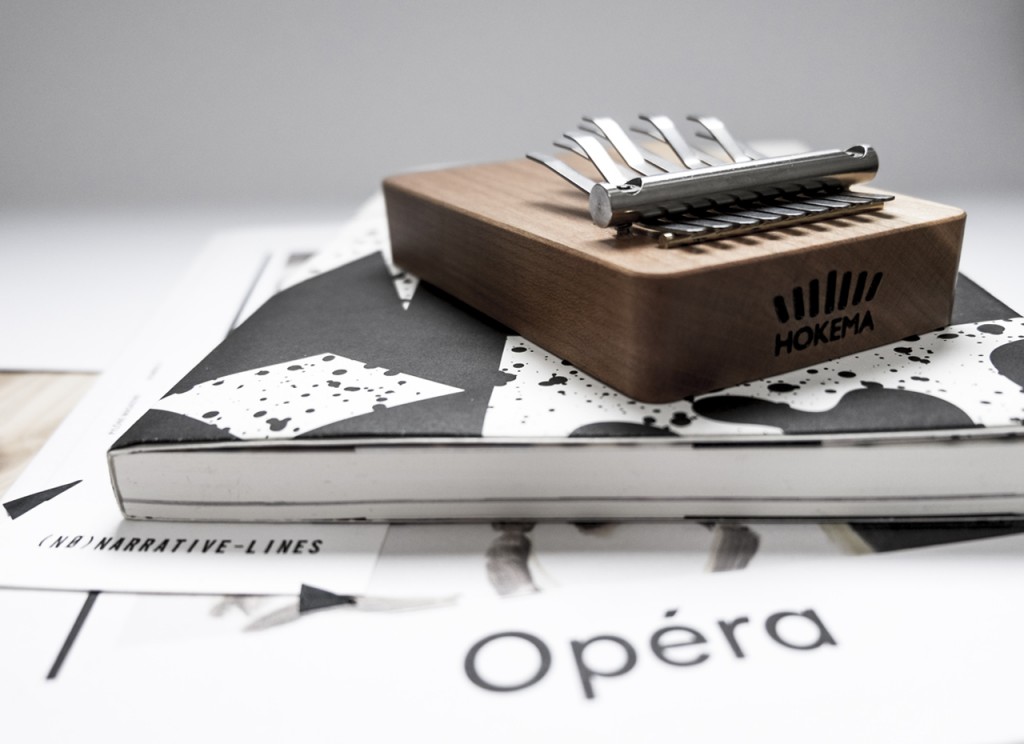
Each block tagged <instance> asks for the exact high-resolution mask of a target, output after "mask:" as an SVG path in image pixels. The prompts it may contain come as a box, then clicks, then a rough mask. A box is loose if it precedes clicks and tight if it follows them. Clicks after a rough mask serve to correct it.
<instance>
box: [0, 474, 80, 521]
mask: <svg viewBox="0 0 1024 744" xmlns="http://www.w3.org/2000/svg"><path fill="white" fill-rule="evenodd" d="M81 482H82V481H81V480H76V481H72V482H71V483H65V484H64V485H63V486H54V487H53V488H47V489H46V490H45V491H37V492H36V493H30V494H29V495H28V496H22V497H21V498H17V499H14V500H13V501H8V502H6V503H5V504H4V509H5V510H6V511H7V515H8V516H9V517H10V518H11V519H17V518H18V517H20V516H23V515H24V514H27V513H28V512H30V511H32V510H33V509H35V508H36V507H37V506H39V505H40V504H45V503H46V502H47V501H49V500H50V499H52V498H53V497H54V496H60V494H62V493H64V492H65V491H67V490H68V489H69V488H71V487H73V486H77V485H78V484H79V483H81Z"/></svg>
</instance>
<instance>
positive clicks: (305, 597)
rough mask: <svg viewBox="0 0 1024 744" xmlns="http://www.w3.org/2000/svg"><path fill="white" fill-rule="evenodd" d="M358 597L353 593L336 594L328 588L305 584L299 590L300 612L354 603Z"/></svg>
mask: <svg viewBox="0 0 1024 744" xmlns="http://www.w3.org/2000/svg"><path fill="white" fill-rule="evenodd" d="M355 603H356V598H355V597H353V596H352V595H351V594H335V593H333V592H329V591H327V590H326V589H317V588H316V587H315V586H309V585H308V584H303V585H302V588H301V589H300V590H299V614H300V615H302V614H304V613H306V612H312V611H313V610H322V609H325V608H327V607H340V606H341V605H354V604H355Z"/></svg>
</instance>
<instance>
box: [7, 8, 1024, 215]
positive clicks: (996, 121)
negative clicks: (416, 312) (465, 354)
mask: <svg viewBox="0 0 1024 744" xmlns="http://www.w3.org/2000/svg"><path fill="white" fill-rule="evenodd" d="M641 111H643V112H652V113H653V112H658V113H669V114H671V115H673V116H676V117H677V118H679V119H682V118H683V117H684V116H685V115H686V114H687V113H712V114H716V115H718V116H720V117H722V118H723V119H724V120H725V121H726V122H728V123H729V125H730V126H731V127H732V129H733V130H734V131H735V132H736V133H737V134H739V135H741V136H743V137H745V138H750V139H760V138H797V139H800V140H802V141H804V142H806V143H808V144H809V145H810V146H812V147H840V146H841V147H846V146H849V145H852V144H855V143H860V142H867V143H870V144H873V145H875V146H876V147H877V148H878V149H879V151H880V155H881V160H882V172H881V174H880V177H879V179H878V182H877V183H878V184H879V185H880V186H884V187H886V188H891V189H893V190H897V191H902V192H905V193H913V194H916V195H920V196H930V195H933V194H945V193H948V192H949V191H950V190H951V184H953V185H955V186H953V187H952V188H953V190H957V191H960V190H965V191H972V190H973V191H978V190H1012V189H1019V188H1020V187H1021V186H1022V181H1024V179H1022V176H1021V166H1022V164H1024V157H1022V155H1021V149H1022V147H1024V142H1022V133H1024V127H1022V126H1021V123H1022V122H1024V3H1021V2H995V1H993V2H977V1H975V2H955V1H950V0H942V1H935V2H874V1H870V2H863V1H861V2H854V3H838V2H835V3H831V2H775V3H767V2H766V3H755V2H721V1H717V2H712V1H711V0H704V1H703V2H700V3H693V2H672V1H671V0H660V1H658V2H618V3H605V2H583V1H579V0H572V1H571V2H536V1H534V0H530V1H527V2H511V1H507V2H390V3H388V2H376V3H371V2H319V1H311V0H297V1H293V2H243V1H241V0H230V1H227V2H206V1H202V2H200V1H198V0H185V1H182V2H159V3H158V2H135V1H127V2H117V1H116V0H95V1H94V2H55V1H53V0H45V1H38V0H36V1H28V0H26V1H25V2H15V1H14V0H0V206H5V205H6V206H9V207H42V208H66V207H75V208H94V207H97V208H98V207H102V208H108V207H117V208H124V207H127V208H133V207H150V206H159V207H167V206H176V205H178V206H182V207H195V206H203V207H209V206H240V205H241V206H251V205H277V206H308V207H327V208H329V207H330V206H331V205H335V204H351V203H353V202H357V201H360V200H362V199H363V198H364V197H366V196H367V195H368V194H369V193H370V192H371V191H372V190H373V189H374V187H375V185H376V184H377V183H378V182H379V181H380V179H381V178H382V177H384V176H385V175H388V174H390V173H394V172H397V171H401V170H405V169H409V168H413V167H416V166H419V165H423V164H429V163H442V162H457V161H485V160H496V159H505V158H512V157H518V156H520V155H521V154H523V153H524V152H525V151H527V150H531V149H543V148H546V147H547V146H548V143H549V142H550V140H551V139H552V137H553V136H554V135H555V134H556V133H558V132H560V131H561V130H563V129H565V128H567V127H568V126H570V125H571V124H572V123H573V122H574V121H576V119H577V117H578V116H579V115H580V114H582V113H603V114H610V115H613V116H616V117H619V118H622V119H629V118H630V117H631V116H632V115H633V114H635V113H637V112H641Z"/></svg>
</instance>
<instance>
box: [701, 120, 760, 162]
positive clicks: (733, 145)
mask: <svg viewBox="0 0 1024 744" xmlns="http://www.w3.org/2000/svg"><path fill="white" fill-rule="evenodd" d="M686 118H687V119H688V120H690V121H692V122H696V123H697V124H699V125H700V126H702V127H703V128H704V131H705V132H706V133H707V134H706V136H707V137H709V138H710V139H713V140H714V141H715V142H717V143H718V144H719V145H720V146H721V148H722V149H723V150H725V154H726V155H728V156H729V157H730V158H732V161H733V162H734V163H749V162H750V161H751V160H757V159H758V158H761V157H764V156H763V155H761V154H760V153H758V152H756V151H754V150H752V149H751V148H749V147H747V146H746V145H744V144H743V143H741V142H740V141H739V140H737V139H736V138H735V137H733V136H732V135H731V134H730V133H729V130H728V129H726V127H725V124H724V123H722V120H721V119H719V118H718V117H717V116H696V115H690V116H687V117H686ZM701 136H704V135H701Z"/></svg>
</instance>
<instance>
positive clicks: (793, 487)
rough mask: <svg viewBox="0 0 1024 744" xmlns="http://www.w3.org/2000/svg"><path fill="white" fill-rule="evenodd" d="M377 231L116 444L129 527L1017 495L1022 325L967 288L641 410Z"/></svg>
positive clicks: (895, 503) (926, 506)
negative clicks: (847, 348) (908, 323)
mask: <svg viewBox="0 0 1024 744" xmlns="http://www.w3.org/2000/svg"><path fill="white" fill-rule="evenodd" d="M361 220H362V222H361V225H360V227H361V229H360V230H357V231H355V232H354V233H353V232H352V231H350V233H349V235H350V239H349V242H348V243H347V244H346V245H345V246H341V247H340V248H339V250H337V251H335V253H334V255H327V256H317V257H313V258H312V259H309V261H308V262H307V264H306V265H305V266H303V267H300V269H299V276H298V278H297V279H293V280H292V281H291V283H290V284H289V285H288V286H286V287H285V288H284V289H283V290H282V291H280V292H278V293H277V294H276V295H274V296H273V297H271V298H270V299H269V300H268V301H267V302H266V303H265V304H264V305H263V306H262V307H260V308H259V309H257V310H256V311H255V312H254V313H253V314H252V315H251V316H249V317H248V318H247V319H246V320H245V321H244V322H243V323H242V324H241V325H239V326H238V327H237V328H235V329H234V330H233V331H232V332H231V333H230V334H229V335H228V336H227V337H226V338H225V339H224V341H223V342H222V343H221V344H220V345H219V346H217V348H215V349H214V350H213V351H212V352H210V354H209V355H208V356H207V357H206V358H205V359H203V360H202V361H201V362H200V363H199V364H198V365H197V366H196V367H195V368H194V369H193V370H192V371H191V372H190V373H189V374H187V375H186V376H185V377H184V378H183V379H182V380H181V381H180V382H179V383H178V384H177V385H175V386H174V387H173V388H172V389H171V390H170V391H169V392H168V393H167V395H166V396H165V397H164V398H163V399H162V400H161V401H160V402H159V404H158V405H156V406H155V407H154V408H153V409H152V410H150V411H148V412H147V413H146V414H145V415H143V416H142V417H141V418H140V419H139V420H138V421H137V422H136V423H135V424H134V425H133V426H132V427H131V428H130V429H129V430H128V431H127V432H126V433H125V434H124V435H123V436H122V437H121V438H120V440H119V441H118V442H116V443H115V445H114V446H113V447H112V449H111V451H110V455H109V457H110V463H111V470H112V478H113V481H114V485H115V490H116V491H117V493H118V497H119V499H120V502H121V505H122V508H123V510H124V511H125V513H126V515H127V516H129V517H155V518H177V519H420V518H429V519H461V518H474V519H475V518H534V517H539V518H545V517H547V518H573V519H590V518H593V519H601V518H610V517H614V518H630V517H635V518H649V517H662V516H665V517H679V516H744V517H750V516H767V517H772V516H787V517H800V516H808V517H810V516H813V517H821V516H836V517H849V516H900V515H908V516H917V517H920V516H922V515H926V514H929V513H935V514H937V515H944V516H948V515H951V514H954V515H955V514H975V515H976V514H982V513H986V514H990V513H1015V512H1019V511H1020V510H1021V506H1022V505H1024V499H1021V498H1020V491H1021V487H1020V486H1019V485H1015V484H1024V478H1021V477H1020V476H1021V474H1020V473H1017V472H1015V470H1014V468H1015V467H1016V468H1017V469H1019V467H1020V466H1011V464H1010V463H1012V462H1013V461H1015V460H1017V459H1019V454H1020V449H1019V448H1020V447H1021V446H1022V444H1024V440H1021V439H1019V437H1018V435H1019V434H1020V433H1021V421H1022V416H1024V392H1022V387H1021V386H1022V384H1024V319H1021V318H1020V317H1019V316H1018V315H1017V313H1015V312H1014V311H1013V310H1011V309H1010V308H1009V307H1007V306H1006V305H1004V304H1003V303H1001V302H999V301H998V300H996V299H995V298H994V297H992V296H991V295H989V294H988V293H987V292H985V291H984V290H983V289H982V288H980V287H978V286H977V285H976V284H974V283H973V282H971V281H970V280H969V279H967V278H966V277H963V276H961V277H960V279H959V281H958V286H957V294H956V303H955V307H954V317H953V323H952V325H951V326H949V327H948V328H945V329H941V330H937V331H935V332H933V333H929V334H924V335H921V336H914V337H911V338H908V339H905V340H902V341H900V342H898V343H895V344H890V345H888V346H883V347H879V348H876V349H872V350H869V351H866V352H863V353H860V354H856V355H852V356H848V357H843V358H840V359H837V360H834V361H831V362H826V363H822V364H816V365H814V366H813V367H808V368H804V369H801V370H798V371H796V372H792V373H788V374H785V375H781V376H778V377H775V378H771V379H766V380H761V381H757V382H752V383H746V384H743V385H739V386H736V387H732V388H728V389H723V390H720V391H716V392H713V393H709V394H706V395H701V396H698V397H696V398H693V399H686V400H680V401H676V402H673V403H667V404H645V403H639V402H637V401H634V400H631V399H629V398H627V397H625V396H624V395H622V394H620V393H618V392H616V391H615V390H613V389H611V388H609V387H607V386H605V385H603V384H601V383H599V382H597V381H596V380H594V379H592V378H590V377H588V376H587V375H585V374H583V373H582V372H580V371H579V370H577V369H575V368H574V367H573V366H572V365H570V364H568V363H566V362H564V361H563V360H561V359H558V358H556V357H553V356H552V355H550V354H548V353H547V352H545V351H544V350H543V349H541V348H539V347H537V346H535V345H533V344H531V343H529V342H528V341H526V340H524V339H523V338H522V337H519V336H516V335H513V334H511V333H510V332H509V331H508V330H507V329H505V328H503V327H501V326H500V325H498V324H496V323H494V322H493V321H491V320H489V319H488V318H486V317H484V316H482V315H481V314H479V313H477V312H475V311H473V310H472V309H470V308H468V307H467V306H465V305H462V304H461V303H459V302H457V301H455V300H454V299H453V298H451V297H449V296H446V295H444V294H443V293H442V292H440V291H439V290H437V289H436V288H434V287H432V286H430V285H428V284H426V283H421V282H418V281H417V280H416V279H415V277H411V276H409V275H406V274H403V273H401V272H400V271H398V270H397V269H395V267H394V266H393V265H391V264H390V263H389V261H388V258H387V239H386V226H385V224H384V221H383V215H382V214H380V212H379V210H378V211H372V210H371V212H370V213H368V214H364V216H363V217H362V218H361ZM353 235H355V236H356V237H352V236H353ZM695 353H699V351H698V352H695ZM953 443H959V446H957V447H953V446H951V445H952V444H953ZM865 444H871V445H872V446H871V447H868V448H866V447H864V446H862V445H865ZM785 445H801V446H800V447H796V448H794V447H786V446H785ZM999 463H1002V464H1005V467H1003V465H1000V464H999ZM968 465H969V467H968ZM965 468H966V469H965ZM954 469H955V470H954Z"/></svg>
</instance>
